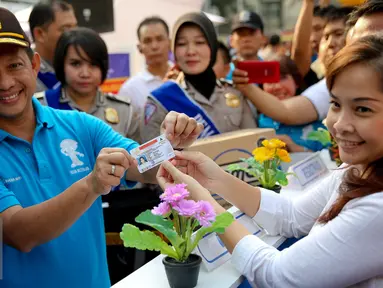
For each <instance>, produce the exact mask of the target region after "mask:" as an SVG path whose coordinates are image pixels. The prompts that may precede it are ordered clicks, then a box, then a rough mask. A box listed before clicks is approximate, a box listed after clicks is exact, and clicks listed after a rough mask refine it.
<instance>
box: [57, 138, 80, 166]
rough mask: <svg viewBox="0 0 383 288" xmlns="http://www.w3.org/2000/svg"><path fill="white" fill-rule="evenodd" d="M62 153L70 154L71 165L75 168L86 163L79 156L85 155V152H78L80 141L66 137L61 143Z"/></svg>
mask: <svg viewBox="0 0 383 288" xmlns="http://www.w3.org/2000/svg"><path fill="white" fill-rule="evenodd" d="M60 148H61V153H63V154H64V155H65V156H68V157H69V158H70V160H71V161H72V165H71V166H70V167H72V168H74V167H77V166H82V165H84V162H82V161H81V160H80V159H78V157H77V156H79V157H84V154H82V153H80V152H77V151H76V150H77V148H78V143H77V142H76V141H74V140H72V139H65V140H63V141H61V143H60Z"/></svg>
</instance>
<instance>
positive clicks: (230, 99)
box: [225, 93, 241, 108]
mask: <svg viewBox="0 0 383 288" xmlns="http://www.w3.org/2000/svg"><path fill="white" fill-rule="evenodd" d="M225 98H226V105H227V106H229V107H231V108H237V107H239V105H241V100H239V97H238V96H237V95H235V94H233V93H226V94H225Z"/></svg>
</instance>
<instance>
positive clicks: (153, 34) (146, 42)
mask: <svg viewBox="0 0 383 288" xmlns="http://www.w3.org/2000/svg"><path fill="white" fill-rule="evenodd" d="M137 37H138V41H139V43H138V45H137V48H138V50H139V51H140V53H141V54H142V55H144V57H145V62H146V68H145V69H144V71H142V72H140V73H138V74H137V75H136V76H134V77H132V78H130V79H129V80H127V81H126V82H125V83H124V84H123V85H122V87H121V88H120V91H119V92H118V95H119V96H121V97H129V98H130V100H131V102H132V104H133V105H134V106H136V107H137V108H140V109H141V108H142V109H143V108H144V106H145V102H146V97H147V96H148V95H149V93H150V92H151V91H153V90H155V89H157V88H158V87H160V86H161V85H162V83H163V79H164V77H165V76H166V73H167V72H168V70H169V68H170V67H169V60H168V59H169V51H170V40H169V27H168V25H167V24H166V22H165V21H164V20H163V19H161V18H159V17H155V16H154V17H149V18H146V19H144V20H143V21H142V22H141V23H140V24H139V26H138V28H137Z"/></svg>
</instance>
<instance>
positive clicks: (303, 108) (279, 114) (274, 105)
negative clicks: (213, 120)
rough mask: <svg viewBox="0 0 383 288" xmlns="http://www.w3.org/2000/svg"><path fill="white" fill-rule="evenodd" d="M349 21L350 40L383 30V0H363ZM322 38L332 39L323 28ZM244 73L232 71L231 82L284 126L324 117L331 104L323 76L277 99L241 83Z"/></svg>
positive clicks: (243, 79) (244, 78) (244, 79)
mask: <svg viewBox="0 0 383 288" xmlns="http://www.w3.org/2000/svg"><path fill="white" fill-rule="evenodd" d="M349 23H350V25H351V26H353V28H351V29H350V33H349V34H350V37H349V39H348V40H349V41H353V40H356V39H358V38H360V37H363V36H366V35H368V34H372V33H375V32H378V31H383V1H377V0H370V1H366V2H365V4H363V5H361V6H360V7H359V8H358V9H357V10H356V11H355V12H354V13H353V14H352V15H351V19H350V20H349ZM325 30H326V28H325ZM329 33H330V31H329ZM323 37H326V38H328V39H330V38H331V37H328V36H326V31H324V36H323ZM245 75H246V72H244V71H240V70H235V71H234V74H233V82H234V83H235V84H236V85H237V88H238V89H239V90H241V92H242V93H243V94H244V95H245V96H246V97H248V99H250V100H251V101H252V102H253V103H254V105H255V106H256V107H257V109H259V110H261V111H262V112H263V113H264V114H265V115H267V116H269V117H270V118H272V119H274V120H275V121H278V122H281V123H283V124H286V125H301V124H307V123H311V122H313V121H316V120H323V119H324V118H326V115H327V111H328V109H329V106H330V104H329V102H330V92H329V91H328V90H327V86H326V80H325V79H323V80H322V81H320V82H318V83H317V84H315V85H313V86H311V87H310V88H308V89H306V90H305V91H304V92H302V93H301V95H302V96H296V97H291V98H289V99H286V100H283V101H280V100H279V99H277V98H276V97H273V96H271V95H270V94H268V93H266V92H264V91H262V90H261V89H260V88H258V87H257V86H255V85H241V84H245V83H247V78H246V77H245Z"/></svg>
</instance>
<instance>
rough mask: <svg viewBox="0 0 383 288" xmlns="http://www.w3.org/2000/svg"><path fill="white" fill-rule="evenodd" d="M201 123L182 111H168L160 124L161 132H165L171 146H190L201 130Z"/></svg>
mask: <svg viewBox="0 0 383 288" xmlns="http://www.w3.org/2000/svg"><path fill="white" fill-rule="evenodd" d="M203 129H204V127H203V124H201V123H197V121H196V120H195V119H194V118H191V117H189V116H187V115H186V114H184V113H177V112H175V111H170V112H169V113H168V114H167V115H166V117H165V119H164V121H163V122H162V124H161V134H164V133H166V137H167V139H168V140H169V141H170V143H171V144H172V146H173V148H187V147H189V146H191V145H192V144H193V143H194V142H195V141H196V140H197V138H198V136H199V134H201V132H202V131H203Z"/></svg>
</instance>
